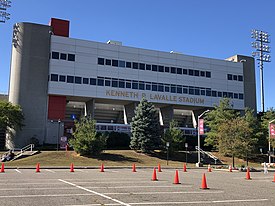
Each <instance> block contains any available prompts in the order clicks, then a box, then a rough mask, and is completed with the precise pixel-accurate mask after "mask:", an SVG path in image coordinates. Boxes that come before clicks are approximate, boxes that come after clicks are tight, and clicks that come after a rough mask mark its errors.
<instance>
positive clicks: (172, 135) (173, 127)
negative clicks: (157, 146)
mask: <svg viewBox="0 0 275 206" xmlns="http://www.w3.org/2000/svg"><path fill="white" fill-rule="evenodd" d="M162 142H163V143H164V144H166V142H169V143H170V147H169V151H170V152H171V153H173V152H174V151H177V150H179V149H180V148H181V146H182V144H183V143H184V142H185V138H183V135H182V131H181V130H180V129H179V128H178V123H177V121H175V120H172V121H171V122H170V124H169V128H168V129H167V130H166V131H165V133H164V137H163V138H162Z"/></svg>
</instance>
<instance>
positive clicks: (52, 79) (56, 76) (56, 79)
mask: <svg viewBox="0 0 275 206" xmlns="http://www.w3.org/2000/svg"><path fill="white" fill-rule="evenodd" d="M51 81H53V82H57V81H58V75H57V74H51Z"/></svg>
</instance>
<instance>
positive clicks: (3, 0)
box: [0, 0, 11, 23]
mask: <svg viewBox="0 0 275 206" xmlns="http://www.w3.org/2000/svg"><path fill="white" fill-rule="evenodd" d="M9 7H11V1H9V0H0V23H5V22H6V21H7V20H9V19H10V17H9V16H10V14H9V13H8V12H7V9H8V8H9Z"/></svg>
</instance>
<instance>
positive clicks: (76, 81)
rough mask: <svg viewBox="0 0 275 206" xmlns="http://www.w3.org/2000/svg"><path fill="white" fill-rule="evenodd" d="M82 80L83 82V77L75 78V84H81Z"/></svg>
mask: <svg viewBox="0 0 275 206" xmlns="http://www.w3.org/2000/svg"><path fill="white" fill-rule="evenodd" d="M81 80H82V78H81V77H74V82H75V83H76V84H81Z"/></svg>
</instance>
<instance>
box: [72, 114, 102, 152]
mask: <svg viewBox="0 0 275 206" xmlns="http://www.w3.org/2000/svg"><path fill="white" fill-rule="evenodd" d="M95 126H96V125H95V121H94V120H92V119H91V118H90V117H89V116H87V117H82V118H81V119H80V120H79V121H76V122H75V131H74V133H73V135H74V137H75V138H74V139H71V140H70V144H71V145H72V146H73V148H74V150H75V151H76V152H77V153H78V154H80V155H97V154H100V153H101V152H102V150H103V149H104V148H105V146H106V137H105V136H104V135H102V134H101V133H97V132H96V127H95Z"/></svg>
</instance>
